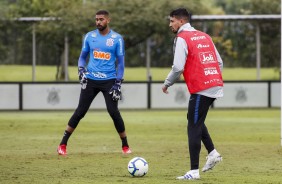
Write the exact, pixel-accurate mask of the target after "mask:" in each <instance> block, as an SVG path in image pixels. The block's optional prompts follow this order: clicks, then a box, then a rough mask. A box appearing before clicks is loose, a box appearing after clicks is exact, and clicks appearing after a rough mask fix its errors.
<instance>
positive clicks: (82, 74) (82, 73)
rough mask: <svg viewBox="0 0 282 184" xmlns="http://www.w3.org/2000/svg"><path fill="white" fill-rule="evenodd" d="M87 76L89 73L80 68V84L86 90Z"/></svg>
mask: <svg viewBox="0 0 282 184" xmlns="http://www.w3.org/2000/svg"><path fill="white" fill-rule="evenodd" d="M86 74H87V71H86V69H85V68H84V67H78V78H79V81H80V84H81V85H82V89H85V88H86V85H87V77H86Z"/></svg>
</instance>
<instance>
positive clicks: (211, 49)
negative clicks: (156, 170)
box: [162, 8, 223, 180]
mask: <svg viewBox="0 0 282 184" xmlns="http://www.w3.org/2000/svg"><path fill="white" fill-rule="evenodd" d="M190 17H191V16H190V13H189V12H188V11H187V10H186V9H184V8H179V9H176V10H173V11H172V12H171V13H170V17H169V20H170V23H169V27H170V28H171V31H172V32H173V33H175V34H176V38H175V40H174V59H173V66H172V70H171V71H170V72H169V74H168V76H167V78H166V79H165V81H164V85H163V87H162V91H163V92H164V93H166V94H167V93H168V88H169V87H170V86H172V85H173V84H174V83H175V82H176V81H177V80H178V79H179V77H180V75H181V74H183V77H184V80H185V83H186V85H187V87H188V91H189V92H190V94H191V95H190V99H189V105H188V113H187V119H188V125H187V133H188V145H189V153H190V167H191V168H190V170H189V171H188V172H187V173H186V174H184V175H183V176H179V177H177V179H180V180H196V179H200V174H199V156H200V150H201V141H202V142H203V144H204V146H205V148H206V149H207V151H208V156H207V162H206V164H205V165H204V167H203V168H202V171H203V172H206V171H209V170H210V169H212V168H213V167H214V166H215V165H216V164H217V163H218V162H220V161H221V160H222V157H221V155H220V154H219V153H218V152H217V150H216V149H215V146H214V144H213V141H212V139H211V137H210V135H209V132H208V129H207V127H206V125H205V119H206V116H207V113H208V110H209V107H210V106H211V104H212V103H213V102H214V100H215V99H216V98H219V97H222V96H223V80H222V75H221V72H222V68H223V62H222V59H221V57H220V55H219V53H218V51H217V49H216V47H215V45H214V43H213V41H212V39H211V38H210V36H209V35H207V34H206V33H203V32H201V31H198V30H196V29H194V28H193V27H191V25H190V23H189V22H190Z"/></svg>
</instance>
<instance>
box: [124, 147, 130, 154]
mask: <svg viewBox="0 0 282 184" xmlns="http://www.w3.org/2000/svg"><path fill="white" fill-rule="evenodd" d="M122 153H123V154H130V153H132V151H131V149H130V148H129V147H128V146H123V147H122Z"/></svg>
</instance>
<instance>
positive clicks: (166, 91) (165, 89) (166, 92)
mask: <svg viewBox="0 0 282 184" xmlns="http://www.w3.org/2000/svg"><path fill="white" fill-rule="evenodd" d="M167 88H168V87H167V86H163V87H162V90H163V92H164V93H165V94H168V90H167Z"/></svg>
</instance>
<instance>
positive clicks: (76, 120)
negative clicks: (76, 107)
mask: <svg viewBox="0 0 282 184" xmlns="http://www.w3.org/2000/svg"><path fill="white" fill-rule="evenodd" d="M84 116H85V113H84V114H78V113H77V112H75V113H74V114H73V115H72V117H71V119H70V120H69V123H68V125H69V126H70V127H72V128H73V129H75V128H76V127H77V125H78V123H79V121H80V120H81V119H82V118H83V117H84Z"/></svg>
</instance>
